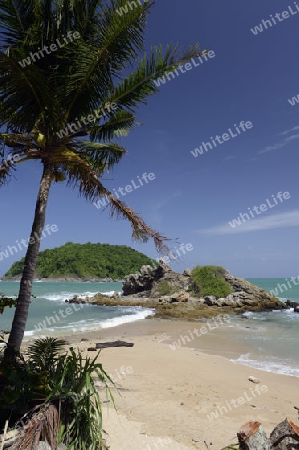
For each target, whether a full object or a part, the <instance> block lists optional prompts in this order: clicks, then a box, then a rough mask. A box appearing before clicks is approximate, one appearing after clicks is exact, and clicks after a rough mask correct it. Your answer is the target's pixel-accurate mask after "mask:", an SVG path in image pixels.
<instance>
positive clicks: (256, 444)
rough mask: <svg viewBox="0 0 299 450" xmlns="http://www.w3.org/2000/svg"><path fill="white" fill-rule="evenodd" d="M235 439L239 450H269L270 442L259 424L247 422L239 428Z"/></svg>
mask: <svg viewBox="0 0 299 450" xmlns="http://www.w3.org/2000/svg"><path fill="white" fill-rule="evenodd" d="M237 437H238V440H239V444H240V450H261V449H263V450H270V441H269V439H268V438H267V436H266V433H265V431H264V429H263V427H262V425H261V424H260V423H259V422H247V423H246V424H245V425H243V426H242V427H241V429H240V431H239V432H238V433H237ZM277 450H278V448H277Z"/></svg>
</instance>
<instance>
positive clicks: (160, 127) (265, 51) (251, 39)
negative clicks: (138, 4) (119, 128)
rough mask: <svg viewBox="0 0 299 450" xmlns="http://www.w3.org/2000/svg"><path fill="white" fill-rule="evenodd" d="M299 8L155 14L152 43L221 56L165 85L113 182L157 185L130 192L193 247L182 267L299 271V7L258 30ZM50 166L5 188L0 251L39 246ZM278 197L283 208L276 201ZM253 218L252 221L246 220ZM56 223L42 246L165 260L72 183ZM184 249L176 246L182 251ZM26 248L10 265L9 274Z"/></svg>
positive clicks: (51, 219)
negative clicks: (99, 247) (37, 222)
mask: <svg viewBox="0 0 299 450" xmlns="http://www.w3.org/2000/svg"><path fill="white" fill-rule="evenodd" d="M289 6H291V7H292V8H293V11H294V12H296V7H295V6H294V2H293V1H289V0H271V1H270V0H265V1H264V2H261V3H259V2H236V1H235V0H234V1H232V0H227V1H226V2H222V1H220V0H215V1H210V0H202V1H201V2H198V0H188V2H187V6H186V3H185V2H182V1H180V0H172V1H171V6H170V3H169V1H168V0H161V1H158V2H157V3H156V4H155V6H154V8H153V12H152V14H151V17H150V20H149V23H148V30H147V43H148V45H150V44H159V43H162V44H166V43H168V42H177V41H179V42H180V43H182V44H185V45H186V46H187V45H189V44H192V43H195V42H200V43H201V46H202V48H203V49H204V48H209V49H211V50H213V51H214V52H215V57H214V58H213V59H209V60H208V61H206V62H204V63H203V64H201V65H200V66H197V67H193V69H192V70H189V71H187V72H186V73H184V74H182V73H180V75H179V76H177V77H176V78H175V79H173V80H171V81H168V82H167V83H165V84H164V85H162V86H161V89H160V93H159V94H158V95H156V96H153V97H150V98H149V101H148V105H147V106H143V107H141V108H140V110H139V113H138V120H139V121H140V122H142V126H140V127H138V128H136V129H134V130H133V131H132V133H131V134H130V135H129V136H128V137H127V138H126V139H125V140H124V141H123V142H121V144H122V145H124V146H125V147H126V148H127V150H128V154H127V155H126V156H125V157H124V158H123V161H122V162H121V163H120V164H119V165H118V166H117V167H116V168H115V170H114V172H113V173H110V174H109V176H105V180H104V182H105V185H106V186H107V187H108V188H109V189H113V188H116V189H118V188H119V187H123V188H124V187H125V186H126V185H128V184H131V185H132V182H131V180H133V181H134V182H135V184H138V182H137V180H138V179H137V176H139V177H141V176H142V174H143V173H145V172H146V173H154V174H155V179H154V180H152V181H149V182H148V183H147V184H144V186H142V187H140V188H139V189H133V190H132V192H130V193H127V194H126V196H123V197H121V198H122V199H123V200H124V201H126V203H128V204H129V205H130V206H131V207H132V208H133V209H134V210H135V211H137V212H139V213H140V214H141V215H142V217H143V218H144V219H145V221H146V222H147V223H148V224H149V225H151V226H152V227H153V228H155V229H157V230H159V231H160V232H161V233H163V234H164V235H166V236H168V237H169V238H172V239H174V240H176V239H177V242H180V243H184V244H188V243H190V244H192V247H193V250H192V251H189V252H186V254H185V255H182V258H181V262H180V263H174V264H172V267H173V268H174V269H175V270H178V271H181V270H183V269H184V268H185V267H190V268H192V267H194V266H195V265H197V264H199V265H204V264H217V265H222V266H224V267H226V268H227V269H229V270H230V271H231V273H232V274H234V275H236V276H241V277H290V276H298V275H299V265H298V261H299V256H298V255H299V252H298V225H299V201H298V175H297V172H298V168H297V164H298V162H299V161H298V156H297V155H298V152H297V147H298V144H299V140H298V139H299V121H298V117H299V104H297V103H296V104H295V106H291V104H290V103H289V102H288V99H291V98H292V97H294V96H297V94H299V59H298V57H297V55H298V50H299V34H298V29H299V12H298V13H297V14H293V15H292V14H290V16H289V17H288V18H286V19H284V20H282V21H281V22H278V20H277V24H276V25H273V26H272V27H269V28H268V29H264V31H263V32H259V33H258V34H256V35H254V34H253V33H252V32H251V31H250V29H251V28H254V27H255V26H257V25H259V24H261V21H262V19H264V20H266V19H270V15H271V14H272V16H273V17H274V16H275V14H276V13H282V12H283V11H290V10H289V9H288V8H289ZM241 121H244V122H246V121H250V122H251V123H252V125H253V126H252V128H251V129H248V130H246V131H244V132H243V131H242V132H240V134H238V135H237V136H236V137H234V138H232V137H231V138H230V139H229V140H227V141H226V142H224V143H223V144H221V145H220V144H219V145H217V147H215V148H213V149H211V150H209V151H208V152H204V154H202V155H198V156H197V157H196V158H195V157H194V156H193V155H192V153H191V151H194V149H195V148H197V147H200V145H202V142H208V141H210V142H211V137H213V138H214V137H215V136H216V135H219V136H222V135H223V134H224V133H228V130H229V129H231V131H232V132H234V133H236V129H235V127H234V124H237V125H238V124H240V122H241ZM40 175H41V167H40V165H38V164H34V163H33V164H29V165H27V166H26V165H25V164H24V165H19V167H18V171H17V172H15V175H14V178H13V179H12V180H11V182H10V184H9V186H5V187H2V188H1V190H0V202H1V211H2V214H1V237H0V245H1V248H0V250H1V251H2V250H5V249H6V248H7V246H8V245H10V246H12V245H14V244H15V243H16V240H18V241H20V240H21V239H28V236H29V234H30V230H31V225H32V219H33V214H34V203H35V198H36V195H37V189H38V185H39V179H40ZM279 192H282V193H284V192H289V194H290V198H288V199H287V200H284V199H283V201H282V202H281V201H279V200H278V201H277V203H278V204H277V205H276V204H275V203H274V205H275V206H272V207H271V208H270V207H268V208H267V210H265V211H264V212H262V213H260V214H256V215H255V216H254V217H251V218H250V220H247V219H246V220H245V221H244V222H243V221H242V223H241V224H240V225H236V227H235V228H232V227H231V226H230V225H229V223H228V222H229V221H233V219H236V218H238V216H239V214H240V213H242V214H244V213H246V212H248V208H251V210H252V209H253V207H254V206H258V207H259V206H260V205H261V204H266V200H267V199H268V201H269V202H270V204H272V205H273V197H272V195H273V196H274V197H275V198H276V196H277V194H278V193H279ZM271 202H272V203H271ZM245 217H246V216H245ZM46 223H47V224H50V225H52V224H56V225H57V227H58V231H57V232H56V233H52V234H51V235H50V236H47V237H46V238H44V239H43V240H42V244H41V248H42V249H45V248H51V247H56V246H59V245H62V244H64V243H65V242H66V241H73V242H81V243H84V242H88V241H89V242H103V243H110V244H120V245H128V246H132V247H134V248H136V249H137V250H139V251H142V252H144V253H146V254H147V255H149V256H151V257H154V258H156V257H157V256H158V255H157V252H156V250H155V248H154V245H153V243H152V242H149V243H147V244H136V243H134V242H132V240H131V233H130V226H129V224H128V223H126V222H125V221H123V220H122V221H115V220H111V219H109V215H108V211H107V210H106V211H104V212H103V208H102V207H101V208H99V209H97V208H96V207H95V206H94V205H92V204H90V203H88V202H86V201H85V200H84V199H83V198H78V196H77V192H76V191H73V190H71V189H69V188H66V187H65V185H64V184H63V183H58V184H55V185H54V186H53V188H52V191H51V194H50V201H49V207H48V213H47V220H46ZM171 247H172V248H173V249H175V247H178V245H177V244H176V241H174V242H173V244H171ZM24 252H25V250H23V251H19V253H18V254H16V255H14V256H11V257H10V258H7V259H5V260H3V261H0V275H2V274H3V273H4V272H5V271H6V270H7V269H8V268H9V267H10V265H11V264H12V262H13V261H15V260H17V259H19V258H20V257H21V256H24Z"/></svg>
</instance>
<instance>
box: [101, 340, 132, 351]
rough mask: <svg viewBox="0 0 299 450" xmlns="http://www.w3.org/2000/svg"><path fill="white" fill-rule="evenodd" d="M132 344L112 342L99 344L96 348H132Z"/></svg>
mask: <svg viewBox="0 0 299 450" xmlns="http://www.w3.org/2000/svg"><path fill="white" fill-rule="evenodd" d="M133 346H134V344H133V343H132V342H125V341H114V342H99V343H98V344H96V348H97V349H98V348H107V347H133Z"/></svg>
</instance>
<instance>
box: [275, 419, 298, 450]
mask: <svg viewBox="0 0 299 450" xmlns="http://www.w3.org/2000/svg"><path fill="white" fill-rule="evenodd" d="M270 442H271V445H272V447H271V448H275V450H289V449H291V448H294V449H295V448H298V447H299V445H298V443H299V427H298V426H297V425H295V424H294V423H293V422H292V421H291V420H290V419H288V418H286V419H285V420H284V421H283V422H281V423H279V424H278V425H277V426H276V427H275V428H274V430H273V431H272V433H271V434H270Z"/></svg>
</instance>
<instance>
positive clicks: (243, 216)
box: [228, 192, 291, 228]
mask: <svg viewBox="0 0 299 450" xmlns="http://www.w3.org/2000/svg"><path fill="white" fill-rule="evenodd" d="M289 198H291V195H290V193H289V192H284V193H282V192H278V193H277V195H276V197H275V196H274V195H272V199H273V203H271V202H270V201H269V199H268V198H267V199H266V203H267V205H268V206H267V205H266V203H262V204H261V205H260V206H254V207H253V208H252V209H253V211H254V212H255V213H256V214H257V215H260V214H262V213H263V212H265V211H267V210H268V207H269V208H270V209H271V208H274V207H275V206H277V205H279V203H278V201H277V200H278V199H279V200H280V203H282V202H283V200H288V199H289ZM247 209H248V211H249V213H250V215H251V218H253V219H254V218H255V216H254V213H253V211H251V208H247ZM259 209H260V211H259ZM251 218H250V217H249V214H248V213H244V214H242V213H239V216H238V217H237V218H236V219H233V220H232V221H230V222H228V223H229V224H230V226H231V227H232V228H236V226H237V225H241V224H242V222H241V220H242V221H243V223H244V222H246V221H247V220H251Z"/></svg>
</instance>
